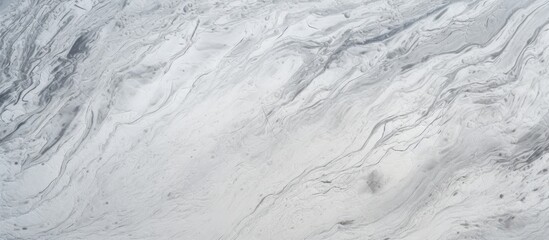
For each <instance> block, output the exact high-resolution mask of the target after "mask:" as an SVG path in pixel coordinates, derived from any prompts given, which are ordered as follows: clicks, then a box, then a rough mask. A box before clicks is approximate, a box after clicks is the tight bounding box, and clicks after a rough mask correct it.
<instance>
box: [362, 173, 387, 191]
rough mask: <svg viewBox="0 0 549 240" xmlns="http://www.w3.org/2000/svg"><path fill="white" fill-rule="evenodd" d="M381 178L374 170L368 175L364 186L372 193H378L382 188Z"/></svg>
mask: <svg viewBox="0 0 549 240" xmlns="http://www.w3.org/2000/svg"><path fill="white" fill-rule="evenodd" d="M382 178H383V176H382V174H381V173H380V172H378V171H377V170H374V171H372V172H371V173H370V174H368V178H367V180H366V184H367V185H368V188H369V189H370V191H371V192H372V193H376V192H378V191H379V190H380V189H381V188H382V187H383V184H382Z"/></svg>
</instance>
